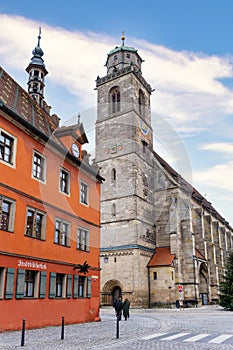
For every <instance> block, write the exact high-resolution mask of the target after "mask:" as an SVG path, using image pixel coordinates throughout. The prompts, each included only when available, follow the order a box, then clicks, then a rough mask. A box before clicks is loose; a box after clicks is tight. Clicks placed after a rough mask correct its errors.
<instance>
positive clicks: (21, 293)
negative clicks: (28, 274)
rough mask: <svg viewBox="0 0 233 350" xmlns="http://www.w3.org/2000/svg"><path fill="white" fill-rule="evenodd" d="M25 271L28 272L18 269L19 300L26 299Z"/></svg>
mask: <svg viewBox="0 0 233 350" xmlns="http://www.w3.org/2000/svg"><path fill="white" fill-rule="evenodd" d="M25 271H26V270H22V269H18V273H17V289H16V298H17V299H22V298H24V287H25Z"/></svg>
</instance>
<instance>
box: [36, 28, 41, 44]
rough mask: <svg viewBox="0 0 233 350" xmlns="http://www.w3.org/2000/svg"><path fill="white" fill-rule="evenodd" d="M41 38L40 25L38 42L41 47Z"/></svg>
mask: <svg viewBox="0 0 233 350" xmlns="http://www.w3.org/2000/svg"><path fill="white" fill-rule="evenodd" d="M40 39H41V27H39V35H38V44H37V46H39V47H40Z"/></svg>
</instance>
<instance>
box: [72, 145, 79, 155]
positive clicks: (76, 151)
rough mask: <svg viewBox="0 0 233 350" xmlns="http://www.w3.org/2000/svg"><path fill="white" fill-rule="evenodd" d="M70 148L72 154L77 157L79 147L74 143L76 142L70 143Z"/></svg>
mask: <svg viewBox="0 0 233 350" xmlns="http://www.w3.org/2000/svg"><path fill="white" fill-rule="evenodd" d="M71 149H72V153H73V155H74V156H75V157H77V158H78V157H79V154H80V151H79V147H78V146H77V145H76V143H73V144H72V146H71Z"/></svg>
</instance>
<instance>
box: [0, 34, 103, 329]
mask: <svg viewBox="0 0 233 350" xmlns="http://www.w3.org/2000/svg"><path fill="white" fill-rule="evenodd" d="M38 39H39V40H38V45H37V47H36V48H35V50H34V51H33V58H32V60H31V62H30V64H29V66H28V68H27V72H28V73H29V81H28V87H29V88H28V92H26V91H25V90H24V89H23V88H22V87H20V86H19V85H18V84H17V83H16V82H15V81H14V80H13V79H12V78H11V77H10V76H9V75H8V74H7V73H6V72H5V71H4V70H3V69H2V68H1V67H0V309H1V316H2V317H1V321H0V331H3V330H16V329H20V328H21V325H22V320H23V319H25V321H26V327H27V328H34V327H43V326H49V325H59V324H61V318H62V317H64V319H65V323H66V324H71V323H80V322H91V321H97V320H99V305H100V299H99V295H100V283H99V280H100V279H99V277H100V265H99V246H100V240H99V239H100V238H99V234H100V207H99V204H100V184H101V182H102V180H103V179H102V178H101V177H100V176H99V175H98V172H97V171H96V170H95V168H93V167H92V166H91V165H90V164H89V161H88V160H86V159H85V158H84V155H85V154H86V153H85V151H83V150H82V147H83V144H85V143H86V142H88V141H87V137H86V135H85V131H84V128H83V125H82V123H80V121H79V122H78V123H77V124H76V125H71V126H63V127H59V118H58V117H57V116H56V115H50V108H49V107H48V106H47V104H46V103H45V101H44V77H45V75H46V74H47V71H46V69H45V65H44V61H43V59H42V56H43V51H42V50H41V48H40V35H39V37H38ZM85 267H86V269H85Z"/></svg>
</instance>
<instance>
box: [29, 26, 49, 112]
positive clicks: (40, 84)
mask: <svg viewBox="0 0 233 350" xmlns="http://www.w3.org/2000/svg"><path fill="white" fill-rule="evenodd" d="M40 39H41V28H39V36H38V44H37V46H36V47H35V49H34V50H33V51H32V54H33V57H32V59H31V62H30V63H29V65H28V67H27V68H26V71H27V72H28V74H29V78H28V93H29V95H31V96H32V97H33V98H34V99H35V100H36V101H37V103H38V105H39V106H40V107H44V86H45V84H44V78H45V76H46V75H47V74H48V72H47V70H46V68H45V64H44V60H43V58H42V56H43V55H44V52H43V50H42V49H41V47H40Z"/></svg>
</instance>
